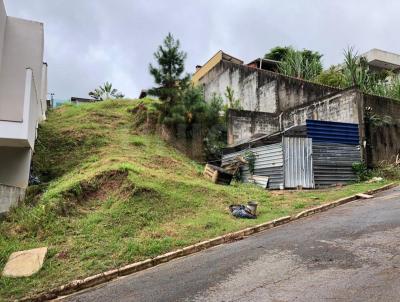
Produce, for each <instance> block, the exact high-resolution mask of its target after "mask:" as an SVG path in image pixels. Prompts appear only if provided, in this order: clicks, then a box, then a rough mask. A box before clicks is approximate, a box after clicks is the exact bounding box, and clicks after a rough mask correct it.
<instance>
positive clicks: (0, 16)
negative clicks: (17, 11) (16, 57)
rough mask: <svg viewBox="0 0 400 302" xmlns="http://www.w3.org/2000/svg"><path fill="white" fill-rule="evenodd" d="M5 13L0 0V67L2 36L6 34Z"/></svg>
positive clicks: (2, 48) (2, 45)
mask: <svg viewBox="0 0 400 302" xmlns="http://www.w3.org/2000/svg"><path fill="white" fill-rule="evenodd" d="M6 22H7V14H6V8H5V7H4V3H3V1H0V68H1V62H2V60H3V51H4V40H5V39H4V38H5V34H6Z"/></svg>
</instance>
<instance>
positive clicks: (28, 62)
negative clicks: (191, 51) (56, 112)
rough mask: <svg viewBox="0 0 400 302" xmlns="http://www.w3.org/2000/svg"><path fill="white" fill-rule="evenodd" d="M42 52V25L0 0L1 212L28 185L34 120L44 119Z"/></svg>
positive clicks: (23, 191) (16, 198) (17, 198)
mask: <svg viewBox="0 0 400 302" xmlns="http://www.w3.org/2000/svg"><path fill="white" fill-rule="evenodd" d="M43 51H44V32H43V24H42V23H40V22H35V21H29V20H23V19H19V18H14V17H9V16H7V14H6V10H5V7H4V3H3V0H0V213H4V212H7V211H8V210H9V208H10V207H11V206H12V205H14V204H16V203H17V202H18V201H19V200H21V199H22V198H23V197H24V195H25V190H26V188H27V186H28V182H29V173H30V165H31V159H32V154H33V151H34V147H35V140H36V134H37V127H38V123H39V122H40V121H42V120H44V119H45V118H46V109H47V102H46V99H47V64H46V63H43Z"/></svg>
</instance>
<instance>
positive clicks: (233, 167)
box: [222, 155, 247, 175]
mask: <svg viewBox="0 0 400 302" xmlns="http://www.w3.org/2000/svg"><path fill="white" fill-rule="evenodd" d="M246 164H247V161H246V160H245V159H244V158H243V157H242V156H239V155H238V156H236V157H235V159H234V160H233V161H231V162H230V163H227V164H223V165H222V168H223V169H224V170H225V171H227V172H228V173H231V174H232V175H235V174H236V173H237V172H238V171H239V169H240V168H241V167H242V166H244V165H246Z"/></svg>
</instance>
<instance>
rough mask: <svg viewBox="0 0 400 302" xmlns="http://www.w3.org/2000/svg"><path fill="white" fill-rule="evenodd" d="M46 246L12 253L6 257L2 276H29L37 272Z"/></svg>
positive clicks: (41, 264)
mask: <svg viewBox="0 0 400 302" xmlns="http://www.w3.org/2000/svg"><path fill="white" fill-rule="evenodd" d="M46 254H47V247H42V248H38V249H33V250H26V251H19V252H15V253H12V254H11V256H10V258H9V259H8V261H7V263H6V265H5V267H4V270H3V274H2V275H3V277H12V278H18V277H29V276H32V275H33V274H35V273H37V272H38V271H39V270H40V269H41V268H42V266H43V262H44V258H45V257H46Z"/></svg>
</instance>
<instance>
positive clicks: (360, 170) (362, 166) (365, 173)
mask: <svg viewBox="0 0 400 302" xmlns="http://www.w3.org/2000/svg"><path fill="white" fill-rule="evenodd" d="M352 168H353V171H354V172H355V173H356V175H357V177H358V181H366V180H368V179H370V178H371V177H372V172H371V170H369V169H368V167H367V165H366V163H365V162H355V163H353V166H352Z"/></svg>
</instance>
